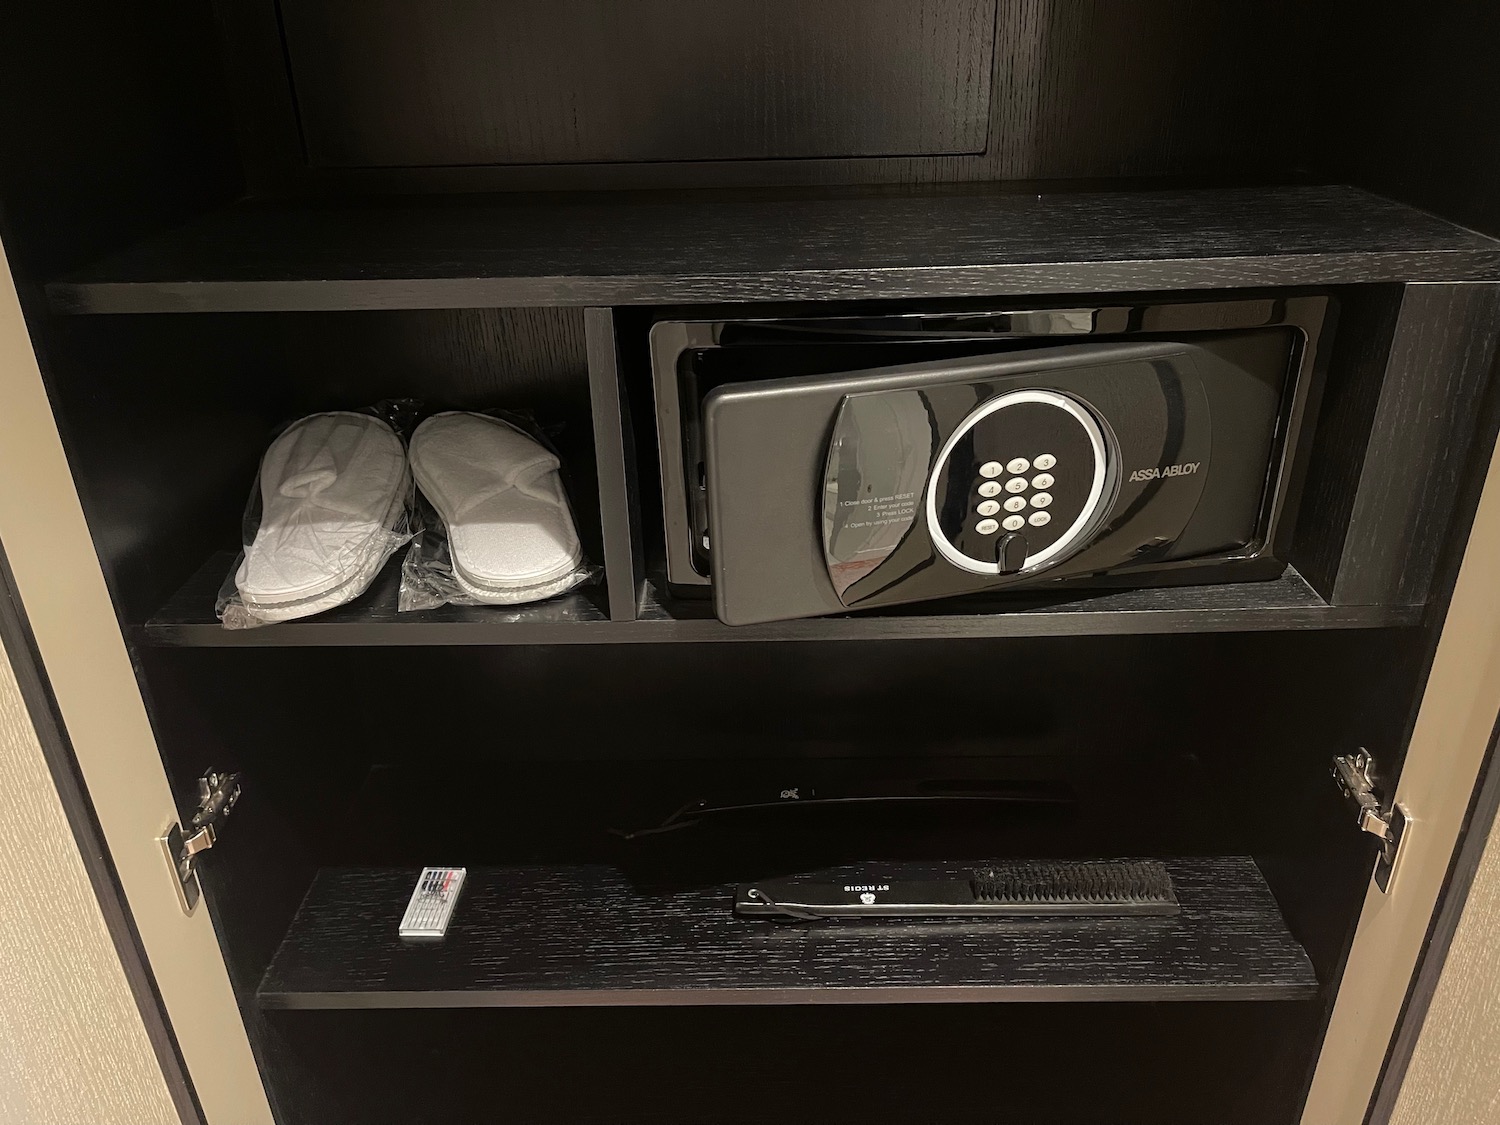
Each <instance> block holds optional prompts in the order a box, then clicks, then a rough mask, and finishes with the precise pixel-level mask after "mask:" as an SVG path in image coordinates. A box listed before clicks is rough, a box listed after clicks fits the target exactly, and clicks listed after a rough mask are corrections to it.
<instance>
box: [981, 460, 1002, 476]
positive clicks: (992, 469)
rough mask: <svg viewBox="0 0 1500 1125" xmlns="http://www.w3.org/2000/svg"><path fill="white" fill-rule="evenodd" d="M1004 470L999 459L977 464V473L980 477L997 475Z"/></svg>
mask: <svg viewBox="0 0 1500 1125" xmlns="http://www.w3.org/2000/svg"><path fill="white" fill-rule="evenodd" d="M1003 472H1005V466H1004V465H1002V464H1000V462H999V461H986V462H985V463H984V464H983V465H980V466H979V475H980V476H982V477H998V476H999V475H1000V474H1001V473H1003Z"/></svg>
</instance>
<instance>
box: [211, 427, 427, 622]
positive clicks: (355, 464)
mask: <svg viewBox="0 0 1500 1125" xmlns="http://www.w3.org/2000/svg"><path fill="white" fill-rule="evenodd" d="M410 479H411V478H410V474H409V471H408V469H407V464H406V450H405V448H404V447H403V446H402V444H401V439H400V438H399V437H397V436H396V432H395V431H394V430H392V429H391V427H390V426H388V425H386V424H385V423H384V422H382V421H381V420H380V419H379V418H375V417H373V416H371V415H368V414H355V413H351V412H346V411H335V412H333V413H329V414H314V415H312V416H311V417H308V418H303V419H301V420H300V421H297V422H293V423H292V425H291V426H289V427H288V428H287V429H286V431H285V432H284V433H283V434H282V435H281V436H280V437H278V438H277V439H276V440H275V441H274V442H272V443H271V447H270V448H269V449H267V450H266V454H265V456H264V457H263V458H262V459H261V465H260V496H261V520H260V528H259V530H258V531H257V532H256V535H255V540H254V542H253V543H251V544H250V546H249V547H248V548H246V550H245V557H244V560H243V561H242V562H241V563H240V566H239V569H238V570H237V571H236V572H235V576H234V583H235V586H236V587H237V588H238V590H239V593H240V598H241V600H242V601H243V602H244V605H245V611H246V612H247V613H248V614H249V615H250V616H251V617H253V618H255V619H256V620H259V621H288V620H291V619H292V618H295V617H307V616H309V615H310V614H314V613H319V612H321V611H323V610H325V609H331V608H333V607H334V606H336V605H343V604H344V603H345V602H347V601H350V600H351V599H353V598H356V597H358V596H359V595H360V594H362V593H364V591H365V590H366V589H367V588H368V587H369V585H370V583H371V581H373V580H374V578H375V575H376V574H377V573H378V572H379V571H380V568H381V566H383V565H384V563H385V561H386V559H388V558H389V557H390V555H391V552H392V551H394V550H395V549H396V548H397V547H399V546H400V545H401V543H402V542H404V541H405V539H406V538H407V535H406V534H405V533H404V530H398V529H404V527H405V524H406V504H407V499H408V496H409V494H410V491H411V488H410Z"/></svg>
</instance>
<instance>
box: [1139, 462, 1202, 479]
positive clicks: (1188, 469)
mask: <svg viewBox="0 0 1500 1125" xmlns="http://www.w3.org/2000/svg"><path fill="white" fill-rule="evenodd" d="M1201 464H1203V462H1202V461H1184V462H1183V463H1182V464H1180V465H1163V466H1161V468H1157V467H1156V466H1155V465H1153V466H1152V467H1151V468H1149V469H1132V470H1131V472H1130V479H1131V481H1143V480H1163V479H1165V478H1167V477H1190V476H1192V475H1193V474H1194V473H1196V472H1197V471H1198V466H1199V465H1201Z"/></svg>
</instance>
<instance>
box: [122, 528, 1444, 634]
mask: <svg viewBox="0 0 1500 1125" xmlns="http://www.w3.org/2000/svg"><path fill="white" fill-rule="evenodd" d="M233 565H234V556H233V554H231V553H229V552H227V551H221V552H219V553H217V554H215V555H214V556H213V557H211V558H210V559H209V560H208V562H207V563H205V564H204V565H203V566H202V567H201V568H200V569H199V570H198V572H197V573H196V574H195V575H194V576H193V577H192V578H191V579H190V580H189V581H188V582H187V583H186V584H185V585H184V586H183V587H182V589H181V590H179V591H178V592H177V593H176V594H175V595H174V596H173V597H172V598H171V599H170V600H169V601H168V602H167V604H166V605H164V606H163V607H162V608H161V609H160V610H159V611H158V612H157V613H155V614H154V615H152V617H151V619H150V620H149V621H147V622H146V624H145V625H144V626H142V627H141V628H139V629H138V630H137V631H136V633H137V639H138V640H139V641H141V642H142V643H145V644H149V645H185V646H192V647H202V646H206V647H211V648H237V647H263V646H270V647H289V646H300V645H319V646H330V645H331V646H338V645H434V644H444V645H495V644H638V643H643V642H651V641H789V640H806V641H819V640H880V639H903V638H905V639H920V638H939V639H942V638H955V637H1041V636H1086V635H1094V634H1109V633H1217V632H1248V631H1261V630H1280V629H1366V628H1369V629H1374V628H1386V627H1389V626H1393V625H1396V626H1399V625H1415V624H1417V623H1418V622H1419V621H1420V620H1421V614H1422V607H1421V606H1420V605H1371V606H1330V605H1328V604H1327V603H1326V602H1324V601H1323V599H1322V598H1320V597H1318V595H1317V594H1316V593H1315V592H1314V591H1313V590H1312V588H1311V587H1310V586H1308V584H1307V583H1306V582H1305V581H1303V579H1302V577H1301V575H1299V574H1298V573H1297V572H1296V571H1295V570H1293V569H1291V568H1288V570H1287V572H1286V573H1285V574H1284V575H1282V577H1280V578H1277V579H1272V580H1270V581H1265V582H1237V583H1227V584H1219V585H1212V586H1176V587H1170V586H1163V587H1156V588H1147V589H1140V590H1128V589H1127V590H1073V591H1070V592H1067V593H1057V594H1053V595H1051V596H1046V597H1041V598H1036V597H1033V598H1029V599H1015V598H1012V599H1010V600H1005V599H1000V598H996V599H989V600H985V601H981V602H978V603H976V602H974V601H972V600H968V599H959V600H956V601H953V602H951V603H942V602H935V603H927V604H925V605H922V606H920V607H917V609H916V611H914V612H902V613H893V614H887V615H871V614H853V615H846V616H843V617H831V618H830V617H823V618H814V619H811V620H806V621H778V622H772V623H770V624H767V625H744V626H739V627H730V626H728V625H724V624H722V623H720V622H719V620H718V619H717V618H715V617H714V614H713V606H712V604H711V603H710V602H707V601H686V600H674V599H668V598H664V597H662V596H661V595H660V594H659V593H657V592H656V591H655V590H654V589H652V590H651V591H650V592H649V593H648V596H647V597H646V598H645V599H644V600H643V602H642V604H641V606H640V612H639V614H638V615H637V616H636V617H635V618H634V619H628V620H614V621H611V620H609V616H608V613H607V612H606V608H605V604H606V598H605V591H604V588H603V587H602V586H584V587H581V588H579V589H577V590H574V591H572V592H571V593H568V594H564V595H562V596H560V597H556V598H549V599H547V600H546V601H544V602H538V603H536V604H534V605H524V606H443V607H441V608H439V609H433V610H423V611H420V612H416V613H400V612H398V611H397V609H396V602H397V597H398V594H399V589H400V578H401V576H400V566H399V563H398V562H396V561H393V562H392V563H391V564H389V565H387V566H386V568H385V569H384V570H383V571H382V572H381V573H380V574H379V575H378V576H377V577H376V579H375V581H374V582H373V583H372V584H371V587H370V589H369V590H368V591H366V592H365V593H364V594H362V595H360V597H358V598H356V599H355V600H354V601H352V602H349V603H348V604H347V605H342V606H339V607H338V608H336V609H331V610H328V611H327V612H324V613H320V614H318V615H317V616H316V617H309V618H306V619H303V620H301V621H288V622H283V623H280V624H275V625H263V626H261V627H260V628H256V629H225V628H224V627H223V626H222V625H221V624H220V623H219V621H218V619H217V618H216V617H215V616H214V599H215V597H216V596H217V594H218V591H219V587H220V585H221V584H222V583H223V581H224V576H225V575H226V574H228V573H229V572H230V570H231V569H232V567H233Z"/></svg>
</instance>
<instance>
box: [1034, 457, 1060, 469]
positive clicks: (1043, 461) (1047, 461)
mask: <svg viewBox="0 0 1500 1125" xmlns="http://www.w3.org/2000/svg"><path fill="white" fill-rule="evenodd" d="M1032 464H1033V465H1035V466H1036V467H1037V468H1038V469H1050V468H1052V466H1053V465H1055V464H1057V458H1056V457H1054V456H1052V454H1050V453H1043V454H1042V455H1041V456H1040V457H1038V458H1037V459H1036V460H1035V461H1033V462H1032Z"/></svg>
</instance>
